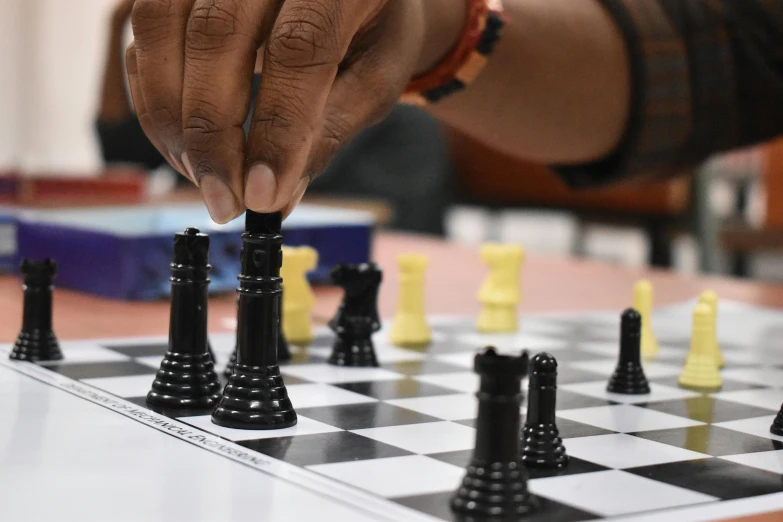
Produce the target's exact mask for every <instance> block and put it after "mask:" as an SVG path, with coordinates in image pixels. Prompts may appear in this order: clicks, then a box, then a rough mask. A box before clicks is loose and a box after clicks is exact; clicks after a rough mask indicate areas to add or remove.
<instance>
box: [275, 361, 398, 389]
mask: <svg viewBox="0 0 783 522" xmlns="http://www.w3.org/2000/svg"><path fill="white" fill-rule="evenodd" d="M280 371H281V372H282V373H283V374H284V375H293V376H294V377H299V378H300V379H304V380H306V381H312V382H320V383H326V384H338V383H345V382H365V381H394V380H398V379H402V378H403V377H404V375H401V374H399V373H395V372H391V371H389V370H384V369H383V368H349V367H344V366H334V365H331V364H320V363H318V364H297V365H295V366H282V367H281V368H280Z"/></svg>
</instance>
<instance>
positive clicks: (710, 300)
mask: <svg viewBox="0 0 783 522" xmlns="http://www.w3.org/2000/svg"><path fill="white" fill-rule="evenodd" d="M699 302H700V303H704V304H706V305H709V307H710V308H712V320H713V321H714V322H715V325H714V327H713V329H712V332H713V334H714V338H713V340H712V353H713V356H714V357H715V362H716V363H717V364H718V368H723V367H724V366H726V361H724V360H723V353H721V350H720V343H718V294H716V293H715V292H713V291H712V290H707V291H706V292H703V293H702V294H701V295H700V296H699Z"/></svg>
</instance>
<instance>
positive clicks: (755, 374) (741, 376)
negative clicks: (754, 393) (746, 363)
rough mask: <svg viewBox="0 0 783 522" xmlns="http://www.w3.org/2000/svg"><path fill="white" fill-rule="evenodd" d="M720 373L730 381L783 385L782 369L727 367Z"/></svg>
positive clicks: (774, 385) (778, 386)
mask: <svg viewBox="0 0 783 522" xmlns="http://www.w3.org/2000/svg"><path fill="white" fill-rule="evenodd" d="M721 375H722V376H723V378H724V379H728V380H730V381H737V382H744V383H748V384H762V385H766V386H773V387H777V388H780V387H781V386H783V370H773V369H770V368H729V369H726V370H723V372H721Z"/></svg>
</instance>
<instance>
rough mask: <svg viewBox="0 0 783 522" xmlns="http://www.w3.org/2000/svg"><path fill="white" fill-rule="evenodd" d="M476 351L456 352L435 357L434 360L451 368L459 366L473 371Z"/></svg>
mask: <svg viewBox="0 0 783 522" xmlns="http://www.w3.org/2000/svg"><path fill="white" fill-rule="evenodd" d="M477 353H479V352H478V351H473V352H457V353H447V354H442V355H436V356H435V357H434V359H435V360H436V361H440V362H443V363H446V364H451V365H453V366H459V367H460V368H466V369H473V363H474V361H475V359H476V354H477Z"/></svg>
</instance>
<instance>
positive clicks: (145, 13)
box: [131, 0, 184, 45]
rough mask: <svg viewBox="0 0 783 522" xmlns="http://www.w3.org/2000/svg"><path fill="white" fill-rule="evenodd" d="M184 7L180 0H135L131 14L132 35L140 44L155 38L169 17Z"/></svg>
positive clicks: (163, 28)
mask: <svg viewBox="0 0 783 522" xmlns="http://www.w3.org/2000/svg"><path fill="white" fill-rule="evenodd" d="M183 9H184V7H183V6H182V2H181V1H180V0H136V2H135V3H134V4H133V12H132V14H131V25H132V27H133V35H134V37H135V38H136V40H137V42H138V41H140V42H141V43H142V45H143V44H144V42H145V41H147V40H152V41H154V40H156V39H157V38H159V35H160V33H161V32H165V30H166V28H167V27H168V26H169V25H170V20H171V17H173V16H176V15H178V14H179V13H181V12H182V11H183Z"/></svg>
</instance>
